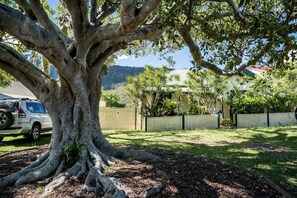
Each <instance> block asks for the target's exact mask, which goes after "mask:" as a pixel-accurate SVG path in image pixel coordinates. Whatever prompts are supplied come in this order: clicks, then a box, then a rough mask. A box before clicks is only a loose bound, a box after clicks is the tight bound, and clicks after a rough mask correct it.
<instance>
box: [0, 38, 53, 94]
mask: <svg viewBox="0 0 297 198" xmlns="http://www.w3.org/2000/svg"><path fill="white" fill-rule="evenodd" d="M0 62H1V63H0V67H1V68H3V69H5V71H8V72H9V73H10V74H11V75H12V76H13V77H15V78H16V79H18V80H19V81H20V82H21V83H22V84H24V85H25V86H26V87H27V88H28V89H30V91H32V92H33V93H34V95H35V96H37V97H38V98H40V96H41V94H42V92H43V91H45V90H48V89H49V87H50V84H51V83H52V82H53V81H52V79H51V78H50V77H49V76H48V75H46V74H45V73H43V72H42V71H41V70H39V69H38V68H37V67H35V66H34V65H33V64H32V63H30V62H29V61H28V60H27V59H25V58H24V57H22V56H21V55H20V54H19V53H18V52H17V51H15V50H14V49H13V48H11V47H9V46H7V45H4V44H2V43H0Z"/></svg>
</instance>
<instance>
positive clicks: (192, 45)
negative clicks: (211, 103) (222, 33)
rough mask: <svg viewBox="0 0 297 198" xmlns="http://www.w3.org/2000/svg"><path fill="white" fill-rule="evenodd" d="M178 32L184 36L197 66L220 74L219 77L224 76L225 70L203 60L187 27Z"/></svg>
mask: <svg viewBox="0 0 297 198" xmlns="http://www.w3.org/2000/svg"><path fill="white" fill-rule="evenodd" d="M178 32H179V34H180V35H181V36H182V38H183V40H184V42H185V43H186V45H187V46H188V47H189V49H190V52H191V54H192V56H193V59H194V61H195V62H196V64H198V65H201V66H202V67H205V68H207V69H210V70H212V71H213V72H215V73H216V74H219V75H222V74H224V72H223V70H222V69H220V68H219V67H218V66H216V65H215V64H212V63H209V62H207V61H205V60H203V59H202V55H201V51H200V48H199V47H198V46H197V45H196V44H195V42H194V40H193V39H192V37H191V35H190V30H189V29H187V28H186V27H183V28H180V29H178Z"/></svg>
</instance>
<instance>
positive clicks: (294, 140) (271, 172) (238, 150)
mask: <svg viewBox="0 0 297 198" xmlns="http://www.w3.org/2000/svg"><path fill="white" fill-rule="evenodd" d="M249 130H250V131H252V132H250V134H249V136H245V137H242V136H239V138H241V139H243V141H241V142H239V143H232V142H224V144H223V145H219V146H217V145H215V146H210V145H208V144H206V143H201V142H199V141H197V143H195V142H183V140H182V139H181V141H170V139H167V140H164V141H162V140H158V139H157V137H163V138H164V137H165V139H166V137H172V136H175V137H178V134H179V133H181V131H170V132H168V131H166V132H158V133H156V132H154V133H150V132H148V133H147V134H141V135H140V136H139V134H138V136H137V132H127V131H116V132H114V133H111V134H107V135H106V136H107V137H108V138H110V139H113V140H114V139H115V138H117V135H119V137H118V139H117V141H118V142H120V143H119V144H125V145H129V146H133V147H143V146H148V147H154V148H161V149H166V150H171V151H181V152H186V153H190V154H194V155H198V156H204V157H207V158H212V159H217V160H220V161H224V162H227V163H229V164H232V165H235V166H238V167H241V168H244V169H247V170H250V171H255V172H258V173H260V174H262V175H265V176H267V177H268V178H270V179H272V180H273V181H274V182H275V183H277V184H278V185H280V186H281V187H283V188H284V189H286V190H287V191H288V192H290V193H291V194H292V195H293V196H294V197H297V180H296V178H297V135H292V134H293V133H294V132H295V131H296V128H277V129H273V128H267V129H266V128H255V129H249ZM253 132H254V134H253ZM138 133H139V132H138ZM142 133H143V132H142ZM209 133H211V131H209ZM240 133H243V131H240V132H239V135H240ZM123 134H125V136H122V137H121V135H123ZM143 136H144V137H143ZM117 141H116V142H117Z"/></svg>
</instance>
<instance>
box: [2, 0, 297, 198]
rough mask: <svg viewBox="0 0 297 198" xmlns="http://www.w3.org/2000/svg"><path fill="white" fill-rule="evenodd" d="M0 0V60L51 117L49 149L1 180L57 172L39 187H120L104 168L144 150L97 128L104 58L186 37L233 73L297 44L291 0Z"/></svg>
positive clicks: (208, 62) (205, 60) (108, 191)
mask: <svg viewBox="0 0 297 198" xmlns="http://www.w3.org/2000/svg"><path fill="white" fill-rule="evenodd" d="M0 2H1V3H0V31H1V34H0V35H1V36H0V38H1V40H0V68H1V69H2V70H5V71H6V72H8V73H9V74H10V75H12V76H13V77H14V78H15V79H17V80H19V81H20V82H21V83H23V84H24V85H25V86H26V87H27V88H28V89H30V90H31V91H32V92H33V93H34V95H35V96H36V97H37V98H38V99H39V100H40V101H41V102H42V103H43V104H44V106H45V107H46V109H47V110H48V112H49V114H50V116H51V118H52V121H53V133H52V137H51V147H50V149H49V151H48V152H47V153H44V154H43V155H42V156H41V157H40V158H39V159H38V160H37V161H36V162H34V163H32V164H31V165H30V166H28V167H26V168H24V169H23V170H21V171H19V172H17V173H14V174H12V175H9V176H7V177H5V178H2V179H1V180H0V188H3V187H6V186H9V185H16V186H20V185H22V184H25V183H28V182H34V181H37V180H41V179H44V178H46V177H49V176H52V175H57V176H56V179H54V180H53V181H52V182H51V183H50V184H49V185H48V186H47V187H46V192H51V191H53V190H54V189H55V188H56V187H58V186H60V185H62V184H63V183H64V182H65V181H66V180H67V179H68V178H69V177H71V176H82V175H85V176H86V177H85V178H86V179H85V186H84V189H83V191H82V192H85V191H98V190H102V191H103V192H105V195H106V196H108V195H109V196H111V197H123V196H125V195H124V193H123V192H122V191H121V190H120V189H119V188H118V187H117V186H116V184H115V183H114V182H113V181H112V180H111V179H109V178H108V177H106V176H104V175H103V174H102V168H103V167H104V166H106V165H108V163H109V161H110V159H111V157H112V156H117V155H119V154H120V155H121V156H134V157H150V156H149V155H146V154H144V153H142V154H139V153H136V152H132V151H126V150H119V149H118V148H115V147H113V146H112V145H111V144H109V142H108V141H107V140H106V139H105V137H104V135H103V134H102V131H101V129H100V124H99V117H98V105H99V100H100V94H101V92H100V89H101V79H102V76H103V75H104V74H105V73H106V69H107V67H106V62H107V60H109V59H110V58H112V57H113V55H114V54H115V53H117V52H119V51H121V50H127V51H126V52H129V53H132V54H133V53H136V54H137V55H138V54H139V53H149V52H152V51H153V50H159V51H163V52H164V54H165V55H166V53H167V52H171V51H173V50H176V49H180V48H182V47H183V46H184V45H187V46H188V47H189V49H190V52H191V54H192V56H193V62H194V63H195V64H194V65H195V66H197V67H204V68H208V69H211V70H213V71H215V72H216V73H219V74H233V73H236V72H237V71H240V70H242V69H243V68H245V67H247V66H249V65H252V64H256V63H258V62H259V61H270V60H272V61H275V60H283V57H287V56H288V55H289V52H292V54H291V55H292V56H293V55H294V54H293V52H294V50H293V49H294V48H295V49H296V34H294V33H296V31H297V25H296V23H297V22H296V17H297V16H296V2H295V1H290V0H279V1H275V0H267V1H262V0H255V1H250V0H240V1H239V0H201V1H196V0H175V1H174V0H118V1H116V0H63V1H61V3H62V4H61V6H60V12H59V13H56V14H54V15H53V16H50V14H53V13H52V12H49V7H48V5H47V2H46V1H45V0H15V1H10V0H1V1H0ZM140 50H141V51H140ZM25 51H29V52H27V55H28V54H29V55H30V54H34V53H35V54H38V55H41V56H42V57H43V62H44V63H45V64H44V65H45V66H46V65H49V64H48V63H47V62H49V63H51V64H53V65H54V66H55V67H56V69H57V71H58V74H59V79H58V80H54V79H52V78H51V77H49V76H48V75H47V72H46V70H47V69H44V71H43V70H41V69H39V68H38V67H36V65H34V64H32V62H30V61H28V60H27V59H26V58H24V57H25V56H24V52H25ZM126 52H125V53H126ZM268 55H271V56H268ZM263 57H264V58H263ZM269 57H272V58H269ZM169 60H170V59H169ZM278 63H279V64H280V63H281V61H279V62H278ZM47 68H48V67H47ZM71 145H77V147H79V148H84V149H81V154H80V158H79V159H78V161H77V162H75V163H74V164H73V165H72V166H70V167H69V166H65V157H64V155H63V151H64V150H65V148H69V147H70V146H71ZM82 145H83V146H82ZM151 157H152V156H151Z"/></svg>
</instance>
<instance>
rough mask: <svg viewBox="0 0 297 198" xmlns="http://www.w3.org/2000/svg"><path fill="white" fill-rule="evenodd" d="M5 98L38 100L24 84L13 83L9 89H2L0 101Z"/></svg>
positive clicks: (0, 89)
mask: <svg viewBox="0 0 297 198" xmlns="http://www.w3.org/2000/svg"><path fill="white" fill-rule="evenodd" d="M5 98H30V99H36V97H35V96H34V95H33V93H32V92H31V91H30V90H29V89H27V88H26V87H25V86H24V85H23V84H22V83H20V82H16V81H13V82H11V85H10V86H9V87H6V88H3V87H0V99H5Z"/></svg>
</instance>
